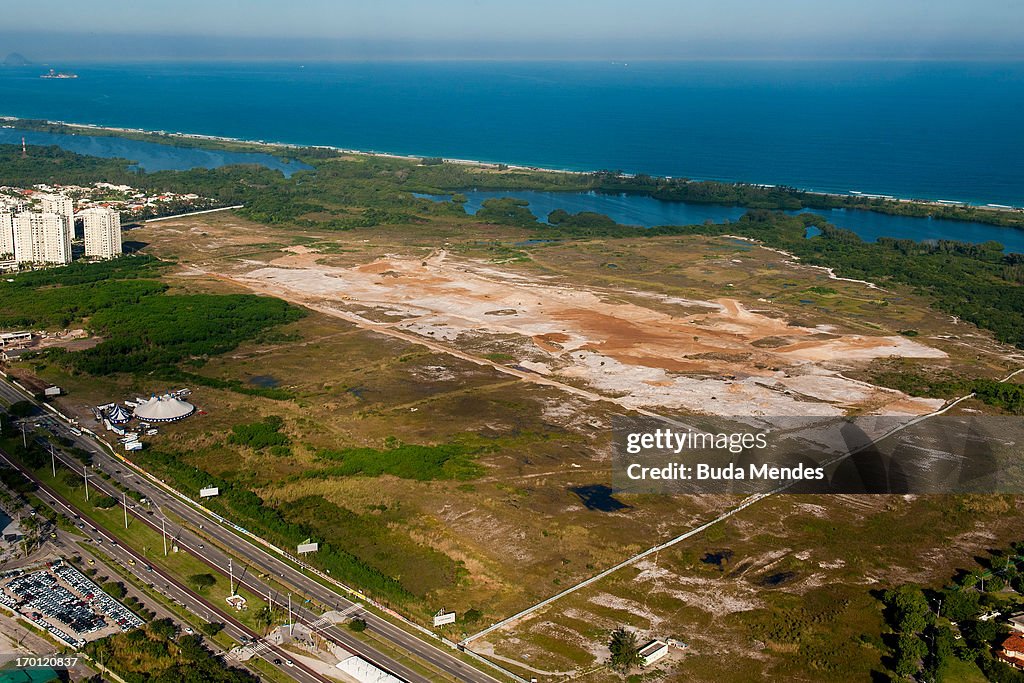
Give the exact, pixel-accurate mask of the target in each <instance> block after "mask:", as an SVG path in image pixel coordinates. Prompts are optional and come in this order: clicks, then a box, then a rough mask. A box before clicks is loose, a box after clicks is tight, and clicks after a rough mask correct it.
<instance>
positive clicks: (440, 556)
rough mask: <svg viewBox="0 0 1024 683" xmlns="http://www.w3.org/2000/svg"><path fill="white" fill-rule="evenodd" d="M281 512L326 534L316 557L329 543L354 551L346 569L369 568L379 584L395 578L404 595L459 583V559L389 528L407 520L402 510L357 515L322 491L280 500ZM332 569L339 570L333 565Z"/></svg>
mask: <svg viewBox="0 0 1024 683" xmlns="http://www.w3.org/2000/svg"><path fill="white" fill-rule="evenodd" d="M282 514H283V515H284V517H285V519H286V520H288V521H289V522H291V523H293V524H296V525H301V526H302V527H303V528H306V529H309V530H310V534H309V535H310V536H311V537H313V538H318V539H323V542H322V543H321V544H320V551H318V553H317V555H318V558H317V559H320V558H319V555H320V554H321V553H322V552H323V549H324V547H325V545H326V546H328V547H330V548H332V549H334V548H341V547H343V548H344V549H345V553H346V554H348V555H349V556H350V557H351V560H350V561H349V566H348V567H347V568H346V572H347V573H348V574H355V573H356V572H363V573H369V576H368V578H369V579H371V580H373V581H374V582H375V583H377V584H379V585H381V586H387V585H389V583H390V581H394V583H395V584H396V586H395V587H396V588H397V587H400V589H401V592H402V593H403V594H404V597H405V598H406V600H408V599H409V598H410V597H412V596H416V597H419V598H423V597H425V596H426V595H427V594H428V593H429V592H430V591H432V590H436V589H438V588H440V587H442V586H450V585H453V584H457V583H458V582H459V580H460V579H461V577H462V575H463V569H462V567H461V565H460V564H459V563H457V562H455V561H453V560H452V559H451V558H450V557H448V556H447V555H445V554H444V553H442V552H439V551H437V550H434V549H433V548H431V547H429V546H426V545H422V544H419V543H415V542H413V541H411V540H410V539H409V538H408V537H407V536H405V535H403V534H402V533H400V532H398V531H397V530H395V529H393V528H391V525H392V524H396V523H400V522H403V521H405V519H406V518H405V517H404V516H403V515H402V514H401V513H400V512H390V511H388V512H382V513H380V514H365V515H359V514H356V513H354V512H352V511H351V510H348V509H346V508H343V507H341V506H339V505H335V504H334V503H332V502H330V501H328V500H325V499H324V498H322V497H320V496H304V497H302V498H299V499H297V500H293V501H291V502H289V503H288V505H287V506H282ZM331 573H332V574H334V573H335V572H334V570H333V569H332V570H331ZM377 574H379V575H381V576H383V577H387V578H388V579H389V583H384V582H382V581H381V580H380V579H376V578H374V577H375V575H377ZM392 577H393V578H392ZM366 580H367V579H363V581H366ZM360 585H364V583H360Z"/></svg>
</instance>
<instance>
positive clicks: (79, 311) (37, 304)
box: [0, 257, 167, 329]
mask: <svg viewBox="0 0 1024 683" xmlns="http://www.w3.org/2000/svg"><path fill="white" fill-rule="evenodd" d="M153 260H154V259H150V258H149V257H126V258H122V259H115V260H112V261H105V262H102V263H97V264H88V265H85V264H82V265H84V266H85V267H89V266H91V265H94V266H96V268H97V272H96V273H95V274H94V277H93V278H88V277H83V276H82V275H81V273H80V270H81V267H79V264H75V265H71V266H65V267H63V268H52V269H48V270H40V271H35V272H31V273H22V274H21V275H18V276H17V277H14V278H11V279H12V280H13V282H7V281H2V282H0V326H2V327H4V328H8V329H10V328H29V329H39V328H51V329H52V328H66V327H68V326H70V325H71V324H72V323H74V322H79V321H81V320H82V319H83V318H86V317H88V316H91V315H93V314H95V313H96V312H98V311H101V310H104V309H110V308H122V309H130V308H131V307H133V306H135V305H136V304H138V303H139V302H140V301H141V300H142V299H143V298H144V297H150V296H154V295H156V294H160V293H161V292H163V291H164V290H166V289H167V287H166V286H165V285H163V284H161V283H159V282H156V281H153V280H141V279H135V278H136V277H143V276H144V275H143V274H142V273H145V274H151V272H152V271H151V264H152V262H153ZM136 263H138V265H139V266H140V271H141V272H139V274H138V275H133V274H132V273H131V272H130V271H129V269H126V268H123V267H121V268H111V267H110V265H109V264H116V265H118V266H124V265H129V264H130V265H135V264H136ZM65 277H66V278H67V279H66V280H65Z"/></svg>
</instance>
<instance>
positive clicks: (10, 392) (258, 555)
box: [0, 381, 500, 683]
mask: <svg viewBox="0 0 1024 683" xmlns="http://www.w3.org/2000/svg"><path fill="white" fill-rule="evenodd" d="M0 397H2V398H4V399H5V400H7V401H9V402H14V401H18V400H26V399H28V398H29V397H27V396H26V395H25V394H23V393H22V392H21V391H20V390H19V389H18V388H17V387H14V386H12V385H10V384H8V383H7V382H3V381H0ZM45 419H46V422H47V423H48V427H50V429H51V431H54V432H55V433H57V434H59V435H60V436H61V437H63V438H65V439H69V440H70V441H72V442H73V443H74V445H75V446H77V447H79V448H81V449H83V450H85V451H87V452H89V453H91V454H92V456H93V467H94V468H99V469H102V470H103V471H104V472H106V473H107V474H108V475H109V476H110V477H111V478H112V479H113V480H115V481H117V482H119V483H121V484H122V485H123V486H126V487H130V488H131V489H133V490H135V491H137V492H139V493H140V494H141V495H142V496H144V497H145V498H147V499H148V500H149V501H150V502H151V504H152V505H153V506H154V507H155V509H156V510H158V511H159V514H160V515H166V513H170V514H171V515H173V516H174V517H175V518H177V519H178V520H182V521H183V522H184V526H179V525H178V524H177V523H174V524H170V523H169V524H168V525H167V530H168V534H169V535H173V536H174V537H175V542H176V543H177V544H178V546H179V547H180V548H181V549H183V550H186V551H190V552H192V553H193V554H195V555H196V556H197V557H199V558H200V559H202V560H203V561H204V562H207V563H208V564H210V565H212V566H215V567H217V568H219V569H220V570H221V571H226V570H227V565H228V553H225V552H222V551H221V550H220V548H224V549H227V550H228V552H229V554H230V556H231V557H233V558H234V559H235V560H236V565H235V566H236V568H241V567H245V566H246V565H248V568H247V569H245V570H243V571H239V572H238V574H237V578H238V580H239V583H240V584H241V585H243V586H245V587H246V588H247V589H249V590H251V591H253V592H254V593H257V594H259V595H268V593H269V592H271V591H274V590H275V589H274V588H272V587H271V586H269V585H268V584H267V582H266V581H264V580H263V579H261V578H260V576H259V575H260V574H263V575H267V576H269V577H274V580H275V581H276V582H278V583H280V584H282V585H285V586H288V587H289V588H290V589H291V590H293V591H295V592H296V593H297V594H299V595H302V596H304V597H305V598H307V599H310V600H312V601H315V602H317V603H319V604H321V605H323V606H325V607H329V608H334V609H338V610H342V611H348V612H349V613H352V612H351V610H359V609H360V607H359V605H358V604H356V603H353V602H352V601H351V600H349V599H348V598H346V597H345V596H344V595H342V594H341V593H339V592H337V591H335V590H334V589H332V588H330V587H328V586H326V585H324V583H322V582H320V581H318V580H316V579H314V578H312V577H310V576H308V575H307V574H306V573H305V572H303V571H302V570H300V569H298V568H296V567H295V566H294V565H292V564H291V563H290V562H288V561H286V560H285V559H284V558H282V557H281V556H279V555H278V554H277V553H275V552H273V551H272V550H270V549H269V548H267V547H264V546H263V545H261V544H260V543H259V542H258V541H254V540H251V539H248V538H246V537H244V536H242V535H240V534H238V533H237V532H235V531H233V530H230V529H228V528H226V527H225V526H223V525H222V524H221V523H220V522H219V521H218V520H217V519H215V518H214V517H213V516H211V515H210V514H209V513H208V512H206V511H205V510H203V509H202V508H200V507H198V506H197V505H195V504H194V503H193V502H192V501H191V500H188V499H187V498H185V497H184V496H182V495H181V494H180V493H178V492H175V491H173V490H172V489H170V488H169V487H167V486H166V485H165V484H163V483H162V482H160V481H159V480H157V479H156V478H154V477H151V476H150V475H148V474H147V473H145V472H144V471H142V470H141V469H139V468H136V467H135V466H134V465H133V464H131V463H130V462H128V461H126V460H123V459H121V458H118V457H115V456H112V455H110V454H109V453H108V452H107V451H106V449H105V448H104V447H103V446H102V445H101V444H100V443H99V442H98V441H97V440H95V439H94V438H92V437H91V436H90V435H89V434H88V433H82V434H81V435H78V434H74V433H72V432H71V431H70V430H69V426H68V425H67V424H65V423H64V422H63V421H62V420H59V419H58V418H56V417H55V416H48V417H47V418H45ZM55 455H56V457H57V458H58V459H59V460H60V462H62V463H63V464H64V465H65V466H66V467H70V468H72V469H74V470H75V471H78V470H79V469H80V468H81V463H80V462H79V461H78V460H77V459H75V458H74V457H72V456H71V455H69V454H67V453H64V452H62V451H60V450H59V449H58V450H57V451H56V453H55ZM104 485H105V486H106V487H107V488H106V489H103V487H104ZM90 486H91V487H92V486H95V487H96V488H97V490H104V493H107V494H108V495H113V496H114V497H115V498H119V497H120V495H121V494H120V492H119V491H118V490H116V489H114V488H113V486H111V485H110V484H109V483H108V482H106V481H104V480H103V479H102V478H100V477H95V478H90ZM132 512H133V513H135V514H136V515H137V516H138V518H139V519H141V520H142V521H143V522H144V523H146V524H149V525H151V526H154V527H155V528H157V529H160V526H159V522H158V520H159V519H160V516H159V515H156V516H148V515H146V514H145V513H144V511H143V510H133V511H132ZM199 529H201V530H202V531H201V533H202V535H203V536H205V537H206V538H201V537H200V536H199V535H197V533H196V532H194V531H193V530H199ZM210 541H213V543H210ZM217 546H219V547H217ZM238 560H241V561H242V563H241V564H239V563H237V561H238ZM300 603H301V601H300ZM360 617H361V618H362V619H364V620H365V621H366V622H367V626H368V628H369V629H371V630H373V631H374V632H375V633H376V634H377V635H379V636H380V637H382V638H384V639H386V640H387V641H388V642H389V643H390V644H391V645H392V646H393V647H394V648H395V649H397V650H400V651H404V652H406V653H409V654H410V655H412V656H413V657H414V658H415V659H418V660H420V662H421V664H423V665H425V666H426V668H430V667H433V668H436V670H437V674H438V675H436V676H431V677H427V676H424V674H422V673H419V672H418V671H416V670H413V669H411V668H410V667H409V666H407V665H405V664H403V663H401V662H399V661H397V660H395V659H394V658H393V657H390V656H388V655H387V654H385V653H383V652H381V651H380V650H378V649H377V648H375V647H373V646H371V645H369V644H368V643H366V642H365V641H363V640H359V639H357V638H356V637H354V636H353V635H352V634H351V633H349V632H348V631H347V630H345V629H342V628H340V627H339V626H337V625H335V624H330V623H325V620H324V619H323V618H322V617H321V615H320V614H317V613H315V612H313V611H312V610H310V609H308V608H306V607H304V606H302V605H301V604H300V605H299V606H298V607H297V608H296V609H295V619H296V621H298V622H301V623H304V624H307V625H309V626H310V628H313V629H314V630H316V632H317V633H318V634H319V635H321V636H323V637H325V638H327V639H328V640H331V641H333V642H335V643H337V644H338V645H341V646H342V647H344V648H345V649H347V650H349V651H351V652H353V653H355V654H358V655H359V656H360V657H363V658H364V659H367V660H369V661H371V662H373V663H374V664H375V665H376V666H378V667H380V668H382V669H384V670H386V671H389V672H391V673H392V674H394V675H395V676H397V677H400V678H402V679H405V680H406V681H409V682H410V683H427V682H429V681H431V680H437V679H441V678H449V679H452V678H453V679H455V680H458V681H467V682H469V683H496V682H497V681H498V680H500V679H498V678H495V676H492V675H491V674H489V673H487V672H485V671H482V670H480V669H478V668H476V667H474V666H470V665H469V664H467V663H465V662H464V661H462V660H461V659H460V658H458V657H456V656H454V654H453V653H451V652H450V651H447V650H445V649H442V648H441V647H438V646H437V645H435V644H433V643H431V642H428V641H426V640H424V639H422V638H420V637H418V636H416V635H413V634H412V633H409V632H408V631H406V630H405V629H403V628H401V627H399V626H396V625H395V624H393V623H392V622H391V621H389V620H387V619H384V618H382V617H380V616H378V615H377V614H375V613H373V612H370V611H360Z"/></svg>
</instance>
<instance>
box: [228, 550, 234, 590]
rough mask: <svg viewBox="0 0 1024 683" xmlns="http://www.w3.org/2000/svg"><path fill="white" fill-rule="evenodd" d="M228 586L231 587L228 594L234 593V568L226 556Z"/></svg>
mask: <svg viewBox="0 0 1024 683" xmlns="http://www.w3.org/2000/svg"><path fill="white" fill-rule="evenodd" d="M228 587H229V588H230V589H231V590H230V591H229V593H228V594H229V595H234V594H235V569H234V566H233V565H232V564H231V558H230V557H229V558H228Z"/></svg>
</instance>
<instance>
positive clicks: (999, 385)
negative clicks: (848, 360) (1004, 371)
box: [872, 369, 1024, 415]
mask: <svg viewBox="0 0 1024 683" xmlns="http://www.w3.org/2000/svg"><path fill="white" fill-rule="evenodd" d="M872 381H873V382H875V383H876V384H880V385H882V386H886V387H890V388H893V389H899V390H900V391H903V392H905V393H907V394H910V395H911V396H925V397H928V398H952V397H954V396H963V395H965V394H968V393H973V394H974V395H975V397H976V398H977V399H978V400H979V401H982V402H983V403H985V404H987V405H990V406H994V407H996V408H999V409H1001V410H1004V411H1006V412H1008V413H1010V414H1012V415H1024V384H1013V383H1010V382H999V381H997V380H993V379H970V378H967V377H959V376H950V375H941V376H926V375H924V374H922V373H920V372H914V371H913V370H909V369H904V370H900V371H897V370H885V371H882V372H877V373H875V374H873V375H872Z"/></svg>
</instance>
